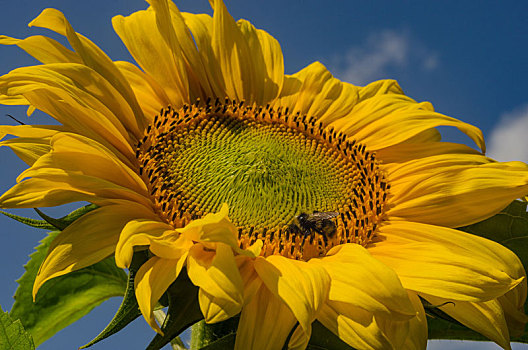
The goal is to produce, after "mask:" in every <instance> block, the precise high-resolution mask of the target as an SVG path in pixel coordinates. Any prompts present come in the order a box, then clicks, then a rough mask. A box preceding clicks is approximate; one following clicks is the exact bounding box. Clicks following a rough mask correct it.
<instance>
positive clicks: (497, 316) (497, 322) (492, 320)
mask: <svg viewBox="0 0 528 350" xmlns="http://www.w3.org/2000/svg"><path fill="white" fill-rule="evenodd" d="M423 297H424V299H426V300H427V301H428V302H430V303H431V304H433V305H442V304H444V303H446V302H449V301H450V300H446V299H442V298H435V297H432V296H430V295H423ZM439 309H440V310H442V311H444V312H445V313H446V314H448V315H449V316H451V317H453V318H454V319H456V320H457V321H459V322H460V323H462V324H463V325H464V326H466V327H468V328H470V329H473V330H474V331H477V332H479V333H480V334H482V335H483V336H485V337H487V338H489V339H490V340H493V341H494V342H495V343H497V344H498V345H500V346H501V347H502V348H503V349H511V347H510V336H509V332H508V327H507V326H506V321H505V319H504V313H503V311H502V308H501V306H500V303H499V302H498V301H497V300H489V301H485V302H480V303H472V302H463V301H455V302H449V303H447V304H445V305H444V306H440V307H439Z"/></svg>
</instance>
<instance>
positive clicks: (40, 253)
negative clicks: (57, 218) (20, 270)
mask: <svg viewBox="0 0 528 350" xmlns="http://www.w3.org/2000/svg"><path fill="white" fill-rule="evenodd" d="M58 234H59V232H57V231H55V232H51V233H50V234H49V235H48V236H47V237H46V238H44V239H43V240H42V242H41V244H40V245H39V246H38V247H37V248H36V252H34V253H33V254H31V255H30V260H29V262H28V263H27V264H26V265H25V266H24V267H25V269H26V272H25V273H24V275H23V276H22V277H21V278H20V279H19V280H18V281H17V282H18V283H19V287H18V289H17V291H16V293H15V303H14V304H13V308H12V309H11V313H10V314H11V316H12V317H15V318H19V319H20V321H21V322H22V324H23V325H24V327H25V328H26V330H27V331H28V332H30V333H31V335H32V336H33V340H34V341H35V344H36V345H37V346H38V345H40V344H41V343H42V342H44V341H45V340H46V339H48V338H50V337H51V336H52V335H54V334H55V333H56V332H58V331H59V330H61V329H63V328H65V327H66V326H68V325H69V324H71V323H73V322H75V321H77V320H78V319H80V318H81V317H83V316H84V315H86V314H87V313H88V312H90V311H91V310H92V309H93V308H94V307H96V306H98V305H99V304H101V303H102V302H103V301H105V300H107V299H108V298H110V297H113V296H121V295H123V294H124V292H125V287H126V280H127V278H126V274H125V273H124V271H123V270H121V269H119V268H117V267H116V265H115V262H114V259H113V258H112V257H111V258H108V259H105V260H103V261H101V262H99V263H97V264H95V265H92V266H89V267H86V268H84V269H81V270H78V271H74V272H72V273H69V274H67V275H64V276H60V277H56V278H53V279H51V280H49V281H48V282H46V283H45V284H44V285H43V286H42V287H41V289H40V291H39V293H38V295H37V300H36V302H35V303H33V298H32V289H33V282H34V281H35V277H36V275H37V272H38V269H39V267H40V265H41V264H42V262H43V261H44V258H45V257H46V253H47V251H48V248H49V245H50V243H51V241H52V240H53V239H54V238H55V237H56V236H57V235H58Z"/></svg>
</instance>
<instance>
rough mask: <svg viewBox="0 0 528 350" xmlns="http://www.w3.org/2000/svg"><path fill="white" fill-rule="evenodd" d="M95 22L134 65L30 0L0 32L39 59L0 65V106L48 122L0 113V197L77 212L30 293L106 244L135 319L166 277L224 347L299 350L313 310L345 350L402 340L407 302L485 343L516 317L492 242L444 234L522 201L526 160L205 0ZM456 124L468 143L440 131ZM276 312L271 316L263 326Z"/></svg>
mask: <svg viewBox="0 0 528 350" xmlns="http://www.w3.org/2000/svg"><path fill="white" fill-rule="evenodd" d="M149 3H150V7H149V8H148V9H147V10H144V11H138V12H135V13H133V14H132V15H130V16H128V17H122V16H117V17H114V18H113V21H112V23H113V26H114V29H115V31H116V32H117V34H118V35H119V36H120V38H121V39H122V41H123V42H124V44H125V45H126V47H127V48H128V50H129V51H130V53H131V55H132V56H133V57H134V59H135V61H136V62H137V64H138V66H139V67H138V66H136V65H134V64H132V63H129V62H122V61H112V60H111V59H110V58H108V56H107V55H106V54H105V53H104V52H103V51H102V50H100V49H99V48H98V47H97V46H96V45H95V44H94V43H92V42H91V41H90V40H89V39H87V38H86V37H84V36H82V35H81V34H78V33H76V32H75V31H74V29H73V28H72V27H71V25H70V24H69V23H68V21H67V20H66V18H65V17H64V16H63V14H62V13H61V12H59V11H57V10H54V9H46V10H44V11H43V12H42V13H41V14H40V15H39V16H38V17H37V18H36V19H35V20H33V21H32V22H31V23H30V26H36V27H42V28H47V29H50V30H52V31H55V32H57V33H59V34H61V35H64V36H65V37H66V38H67V40H68V42H69V44H70V45H71V47H72V49H73V50H69V49H67V48H65V47H64V46H63V45H61V44H60V43H58V42H57V41H55V40H53V39H50V38H47V37H44V36H32V37H29V38H26V39H23V40H20V39H14V38H10V37H6V36H2V37H0V43H1V44H4V45H17V46H19V47H20V48H22V49H23V50H25V51H27V52H28V53H29V54H30V55H32V56H34V57H35V58H37V59H38V60H39V61H40V62H42V64H41V65H36V66H31V67H22V68H18V69H15V70H13V71H11V72H10V73H8V74H6V75H4V76H2V77H0V102H1V103H3V104H11V105H28V106H29V112H31V111H32V110H33V109H39V110H41V111H43V112H45V113H47V114H49V115H50V116H52V117H53V118H55V119H56V120H57V121H58V122H59V124H60V125H59V126H49V125H20V126H2V127H0V134H1V135H2V136H5V135H7V134H9V135H14V136H16V137H17V138H13V139H8V140H5V141H3V142H2V143H1V145H5V146H8V147H10V148H11V149H12V150H13V151H14V152H15V153H16V154H17V155H18V156H19V157H20V158H21V159H22V160H24V161H25V162H26V163H27V164H28V165H29V168H28V169H27V170H26V171H24V172H23V173H22V174H20V176H19V177H18V179H17V182H18V183H17V184H16V185H15V186H13V187H12V188H11V189H10V190H8V191H7V192H6V193H4V194H3V195H2V196H1V197H0V208H32V207H47V206H57V205H61V204H64V203H69V202H77V201H87V202H90V203H94V204H96V205H97V206H98V208H97V209H95V210H93V211H91V212H89V213H87V214H86V215H84V216H82V217H81V218H80V219H78V220H77V221H75V222H74V223H73V224H72V225H70V226H68V227H67V228H66V229H65V230H64V231H63V232H61V234H60V235H59V236H58V237H57V238H56V239H55V241H54V242H53V243H52V245H51V247H50V249H49V252H48V255H47V257H46V259H45V261H44V262H43V264H42V266H41V268H40V271H39V274H38V276H37V278H36V280H35V284H34V290H33V293H34V295H36V293H37V291H38V290H39V288H40V287H41V286H42V285H43V283H45V282H46V281H48V280H50V279H51V278H54V277H57V276H61V275H64V274H67V273H69V272H72V271H75V270H78V269H81V268H83V267H86V266H90V265H92V264H94V263H97V262H99V261H101V260H102V259H104V258H106V257H108V256H111V255H113V254H115V258H116V263H117V265H118V266H119V267H122V268H126V267H128V266H129V265H130V263H131V261H132V256H133V254H134V252H135V251H138V250H148V252H149V254H150V258H149V260H148V261H147V262H146V263H144V264H143V265H142V266H141V268H140V269H139V271H138V273H137V275H136V280H135V283H136V297H137V300H138V303H139V306H140V309H141V312H142V314H143V316H144V317H145V319H146V321H147V322H148V323H149V324H150V325H151V326H152V328H153V329H155V330H156V331H158V332H161V330H160V328H159V326H158V325H157V323H156V321H155V318H154V316H153V310H154V307H155V305H156V304H157V302H158V300H159V299H160V297H161V296H162V295H163V293H164V292H165V291H166V290H167V288H168V287H169V286H170V285H171V284H172V283H173V282H174V281H175V280H176V278H177V277H178V275H179V274H180V272H181V271H182V270H183V269H184V267H185V270H186V272H187V274H188V276H189V279H190V280H191V282H192V283H193V284H194V285H195V286H197V287H199V293H198V298H199V304H200V309H201V311H202V313H203V316H204V318H205V320H206V322H209V323H215V322H219V321H223V320H226V319H228V318H231V317H233V316H235V315H237V314H240V322H239V326H238V331H237V338H236V348H237V349H280V348H282V346H283V344H284V343H285V341H288V347H289V348H292V349H302V348H304V347H306V345H307V343H308V340H309V338H310V335H311V324H312V323H313V322H314V321H315V320H318V321H320V322H321V323H322V324H323V325H324V326H325V327H326V328H328V329H329V330H330V331H332V332H333V333H335V334H336V335H338V336H339V337H340V338H341V339H342V340H343V341H345V342H346V343H348V344H349V345H350V346H352V347H354V348H357V349H391V348H395V349H423V348H425V347H426V341H427V322H426V318H425V313H424V307H423V306H422V305H423V304H422V303H423V301H427V302H428V303H431V304H433V305H438V306H439V308H440V309H441V310H442V311H444V312H445V313H447V314H448V315H450V316H451V317H453V318H454V319H456V320H458V321H459V322H460V323H462V324H464V325H466V326H467V327H469V328H471V329H474V330H476V331H477V332H480V333H481V334H483V335H484V336H486V337H488V338H489V339H491V340H493V341H495V342H496V343H497V344H499V345H500V346H502V347H503V348H509V347H510V345H509V337H510V333H512V334H516V333H519V332H522V330H523V329H524V324H525V322H526V316H525V315H524V312H523V309H522V307H523V305H524V301H525V299H526V290H527V288H526V278H525V277H526V276H525V271H524V268H523V267H522V264H521V262H520V261H519V259H518V258H517V257H516V256H515V255H514V254H513V253H512V252H511V251H509V250H508V249H506V248H504V247H503V246H501V245H499V244H497V243H494V242H492V241H489V240H486V239H484V238H481V237H478V236H474V235H470V234H467V233H464V232H461V231H458V230H456V229H455V228H457V227H461V226H464V225H468V224H472V223H475V222H479V221H482V220H484V219H486V218H488V217H490V216H492V215H494V214H495V213H497V212H498V211H500V210H501V209H503V208H504V207H505V206H506V205H507V204H509V203H510V202H511V201H512V200H514V199H516V198H520V197H522V196H525V195H527V194H528V166H527V165H526V164H524V163H520V162H509V163H499V162H496V161H494V160H492V159H489V158H487V157H485V156H484V154H483V153H482V152H484V147H485V146H484V140H483V137H482V134H481V131H480V130H479V129H478V128H476V127H474V126H472V125H469V124H466V123H464V122H461V121H459V120H457V119H454V118H451V117H447V116H445V115H442V114H439V113H437V112H435V111H434V110H433V107H432V106H431V104H430V103H428V102H422V103H418V102H416V101H414V100H413V99H411V98H409V97H407V96H405V95H404V93H403V92H402V90H401V89H400V87H399V86H398V84H397V83H396V82H395V81H392V80H382V81H377V82H373V83H371V84H369V85H367V86H365V87H359V86H354V85H352V84H348V83H344V82H341V81H339V80H338V79H336V78H334V77H333V76H332V75H331V74H330V72H328V70H327V69H326V68H325V67H324V66H323V65H322V64H320V63H317V62H316V63H313V64H311V65H309V66H308V67H306V68H304V69H302V70H301V71H299V72H298V73H295V74H293V75H285V74H284V65H283V56H282V52H281V49H280V46H279V44H278V42H277V41H276V40H275V39H274V38H273V37H271V36H270V35H269V34H268V33H266V32H265V31H262V30H259V29H256V28H255V27H254V26H253V25H251V24H250V23H249V22H247V21H245V20H239V21H237V22H235V21H234V20H233V18H232V17H231V16H230V15H229V13H228V12H227V9H226V7H225V5H224V4H223V2H222V1H220V0H215V1H211V5H212V7H213V10H214V15H213V16H212V17H211V16H209V15H206V14H189V13H182V12H180V11H179V10H178V8H177V7H176V5H175V4H173V3H172V2H170V1H167V0H151V1H149ZM438 126H452V127H456V128H458V129H459V130H461V131H462V132H464V133H465V134H466V135H467V136H469V137H470V138H471V139H472V140H473V141H474V142H475V143H476V145H477V146H478V147H479V148H480V149H481V151H482V152H480V151H476V150H474V149H472V148H470V147H468V146H464V145H461V144H456V143H448V142H440V134H439V132H438V131H437V130H436V127H438ZM277 325H280V326H277Z"/></svg>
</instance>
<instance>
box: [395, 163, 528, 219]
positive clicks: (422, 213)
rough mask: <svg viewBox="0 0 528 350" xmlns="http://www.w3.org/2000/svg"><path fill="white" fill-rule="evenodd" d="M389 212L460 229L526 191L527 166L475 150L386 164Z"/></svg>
mask: <svg viewBox="0 0 528 350" xmlns="http://www.w3.org/2000/svg"><path fill="white" fill-rule="evenodd" d="M388 171H390V172H389V179H390V183H391V193H392V194H393V195H394V197H393V198H391V199H390V202H391V205H392V207H391V208H390V209H389V211H388V212H387V214H388V215H390V216H394V217H401V218H405V219H409V220H412V221H419V222H425V223H429V224H433V225H440V226H448V227H460V226H465V225H469V224H473V223H475V222H480V221H482V220H485V219H487V218H489V217H490V216H492V215H494V214H496V213H497V212H498V211H500V210H501V209H503V208H504V207H506V206H507V205H508V204H509V203H511V202H512V201H513V200H515V199H516V198H520V197H522V196H524V195H526V194H527V193H528V165H526V164H525V163H522V162H507V163H498V162H495V161H493V160H491V159H489V158H486V157H484V156H482V155H478V154H469V153H466V154H440V155H433V156H430V157H423V158H420V159H417V160H411V161H408V162H405V163H402V164H397V165H394V166H391V167H389V168H388Z"/></svg>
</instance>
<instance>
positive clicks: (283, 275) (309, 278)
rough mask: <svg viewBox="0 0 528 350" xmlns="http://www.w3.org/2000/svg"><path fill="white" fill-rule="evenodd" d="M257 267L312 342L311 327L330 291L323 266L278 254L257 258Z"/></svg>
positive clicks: (261, 276)
mask: <svg viewBox="0 0 528 350" xmlns="http://www.w3.org/2000/svg"><path fill="white" fill-rule="evenodd" d="M254 266H255V270H256V271H257V273H258V275H259V277H260V278H261V279H262V282H263V283H264V284H265V285H266V287H267V288H268V289H269V290H270V291H271V292H272V293H273V295H275V296H277V297H278V298H280V299H281V300H282V301H283V302H284V303H286V305H288V307H289V308H290V310H291V311H292V313H293V314H294V315H295V318H296V319H297V320H298V321H299V324H300V326H301V327H302V329H303V330H304V334H305V337H306V339H310V335H311V324H312V322H313V321H314V320H315V316H316V314H317V312H318V311H319V309H320V308H321V307H322V305H323V304H324V303H325V302H326V300H327V298H328V292H329V289H330V276H329V275H328V273H327V272H326V270H325V269H324V268H323V266H321V265H316V264H308V263H306V262H301V261H297V260H292V259H288V258H285V257H283V256H278V255H272V256H268V257H267V258H265V259H264V258H261V257H257V258H256V260H255V265H254Z"/></svg>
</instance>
